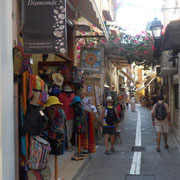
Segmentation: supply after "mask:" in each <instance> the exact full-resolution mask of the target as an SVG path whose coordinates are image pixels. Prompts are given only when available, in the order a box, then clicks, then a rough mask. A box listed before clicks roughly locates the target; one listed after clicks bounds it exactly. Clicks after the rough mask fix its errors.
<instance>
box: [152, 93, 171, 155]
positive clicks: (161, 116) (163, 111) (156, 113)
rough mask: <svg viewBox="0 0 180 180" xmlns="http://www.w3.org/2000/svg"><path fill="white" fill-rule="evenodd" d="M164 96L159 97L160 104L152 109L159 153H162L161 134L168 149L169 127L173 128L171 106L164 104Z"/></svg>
mask: <svg viewBox="0 0 180 180" xmlns="http://www.w3.org/2000/svg"><path fill="white" fill-rule="evenodd" d="M163 98H164V97H163V95H159V97H158V102H157V103H156V104H154V106H153V109H152V123H153V126H155V128H156V132H157V152H160V151H161V149H160V142H161V133H163V137H164V143H165V145H164V148H165V149H168V148H169V146H168V144H167V133H168V132H169V126H171V115H170V110H169V106H168V104H167V103H164V102H163Z"/></svg>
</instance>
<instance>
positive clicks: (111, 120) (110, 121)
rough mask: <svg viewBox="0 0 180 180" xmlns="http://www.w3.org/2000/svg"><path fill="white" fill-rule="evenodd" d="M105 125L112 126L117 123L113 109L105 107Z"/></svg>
mask: <svg viewBox="0 0 180 180" xmlns="http://www.w3.org/2000/svg"><path fill="white" fill-rule="evenodd" d="M105 120H106V123H107V125H110V126H113V125H114V124H115V122H117V116H116V112H115V108H114V107H113V108H108V107H107V116H106V118H105Z"/></svg>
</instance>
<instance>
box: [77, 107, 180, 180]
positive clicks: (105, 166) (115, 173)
mask: <svg viewBox="0 0 180 180" xmlns="http://www.w3.org/2000/svg"><path fill="white" fill-rule="evenodd" d="M136 110H137V111H136V112H131V111H130V109H129V110H128V111H126V115H125V119H124V120H123V121H122V122H121V123H120V127H119V129H121V130H122V132H121V139H122V144H121V145H120V143H119V141H116V144H115V150H116V151H115V152H114V153H112V154H111V155H109V156H107V155H105V154H104V150H105V147H104V143H103V142H102V143H101V144H100V145H98V146H97V152H96V153H95V154H93V155H92V159H91V160H90V162H89V163H88V165H87V166H86V168H85V169H84V171H83V172H82V173H81V175H80V176H79V179H78V180H110V179H111V180H125V179H126V180H130V179H132V180H133V179H134V180H135V179H138V180H151V179H152V180H153V179H156V180H179V179H180V171H179V167H180V151H179V148H178V144H177V142H176V139H175V136H174V135H173V133H172V131H171V130H170V133H169V136H168V144H169V146H170V148H169V149H168V150H166V149H164V142H163V138H162V139H161V152H159V153H158V152H157V151H156V132H155V128H154V127H153V126H152V121H151V111H150V110H148V109H147V108H144V107H141V106H139V105H137V109H136ZM138 118H139V125H138V127H140V129H139V130H140V133H139V134H138V133H137V130H138V128H137V122H138ZM137 136H139V137H138V139H139V141H140V143H141V146H142V147H144V149H142V151H140V152H134V151H131V147H132V146H135V144H136V145H137V142H135V141H137ZM135 158H136V159H135ZM132 162H133V163H132Z"/></svg>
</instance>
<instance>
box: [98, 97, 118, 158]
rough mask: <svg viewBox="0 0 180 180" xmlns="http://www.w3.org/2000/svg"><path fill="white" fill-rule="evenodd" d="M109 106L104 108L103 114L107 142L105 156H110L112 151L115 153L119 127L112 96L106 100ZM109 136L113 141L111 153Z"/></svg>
mask: <svg viewBox="0 0 180 180" xmlns="http://www.w3.org/2000/svg"><path fill="white" fill-rule="evenodd" d="M106 103H107V106H106V107H105V108H104V110H103V113H102V117H101V118H102V127H103V134H104V141H105V148H106V150H105V152H104V153H105V154H106V155H110V151H111V152H114V151H115V149H114V142H115V133H116V126H117V120H118V117H117V110H116V108H115V107H113V105H112V104H113V99H112V97H111V96H108V97H107V100H106ZM109 136H110V141H111V147H110V151H109Z"/></svg>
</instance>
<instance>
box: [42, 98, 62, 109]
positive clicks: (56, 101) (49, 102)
mask: <svg viewBox="0 0 180 180" xmlns="http://www.w3.org/2000/svg"><path fill="white" fill-rule="evenodd" d="M55 104H60V105H63V103H61V102H60V101H59V99H58V98H57V97H56V96H50V97H49V98H48V100H47V102H46V104H45V105H44V106H45V107H49V106H52V105H55Z"/></svg>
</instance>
